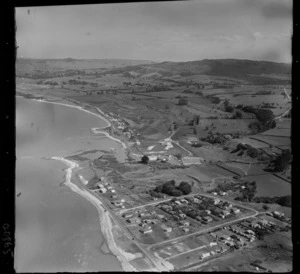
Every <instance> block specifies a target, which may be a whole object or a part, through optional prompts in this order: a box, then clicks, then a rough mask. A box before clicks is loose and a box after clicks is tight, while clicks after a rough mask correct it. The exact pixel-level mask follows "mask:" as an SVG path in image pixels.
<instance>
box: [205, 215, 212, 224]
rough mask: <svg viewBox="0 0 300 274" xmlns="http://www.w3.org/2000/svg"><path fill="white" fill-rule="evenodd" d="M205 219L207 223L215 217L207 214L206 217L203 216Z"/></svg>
mask: <svg viewBox="0 0 300 274" xmlns="http://www.w3.org/2000/svg"><path fill="white" fill-rule="evenodd" d="M203 221H204V222H206V223H210V222H212V221H213V218H212V217H210V216H206V217H203Z"/></svg>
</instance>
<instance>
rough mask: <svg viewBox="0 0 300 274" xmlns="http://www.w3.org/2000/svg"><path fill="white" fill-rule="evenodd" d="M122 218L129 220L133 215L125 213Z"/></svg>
mask: <svg viewBox="0 0 300 274" xmlns="http://www.w3.org/2000/svg"><path fill="white" fill-rule="evenodd" d="M123 217H124V218H131V217H133V214H132V213H125V214H123Z"/></svg>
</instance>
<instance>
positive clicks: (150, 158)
mask: <svg viewBox="0 0 300 274" xmlns="http://www.w3.org/2000/svg"><path fill="white" fill-rule="evenodd" d="M148 158H149V161H150V162H153V161H157V156H155V155H149V156H148Z"/></svg>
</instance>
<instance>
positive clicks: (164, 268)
mask: <svg viewBox="0 0 300 274" xmlns="http://www.w3.org/2000/svg"><path fill="white" fill-rule="evenodd" d="M84 188H85V189H86V190H87V191H88V192H90V193H91V194H92V195H93V196H95V197H96V198H97V199H99V196H97V195H95V193H94V192H92V191H90V190H89V189H88V188H86V187H84ZM99 200H100V199H99ZM100 201H101V203H102V206H103V207H104V208H105V210H107V211H108V212H109V213H110V216H111V218H112V219H113V220H114V222H115V223H116V224H117V225H118V226H119V227H120V228H122V231H123V232H124V234H125V235H126V237H127V238H128V240H129V241H130V242H131V243H133V244H135V245H136V246H138V247H139V248H140V250H141V251H142V252H143V253H144V254H145V255H146V257H147V258H148V259H149V260H150V261H151V262H152V264H153V265H154V266H155V267H156V268H157V270H158V271H169V270H170V265H169V263H168V262H165V261H164V260H161V259H159V258H156V257H155V256H154V255H153V254H152V253H151V252H150V251H148V250H147V249H145V248H144V247H143V246H142V245H141V244H140V243H139V242H138V239H137V238H136V237H135V236H134V235H133V234H132V233H131V232H130V231H129V230H128V228H127V227H126V226H125V225H124V224H123V223H122V222H121V221H120V220H119V218H118V217H117V216H116V215H115V212H114V210H112V209H111V208H110V207H109V206H108V205H107V204H106V202H105V201H102V200H100ZM165 264H167V265H165Z"/></svg>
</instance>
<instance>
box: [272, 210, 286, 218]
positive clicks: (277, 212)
mask: <svg viewBox="0 0 300 274" xmlns="http://www.w3.org/2000/svg"><path fill="white" fill-rule="evenodd" d="M273 215H274V216H276V217H284V213H282V212H279V211H274V212H273Z"/></svg>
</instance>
